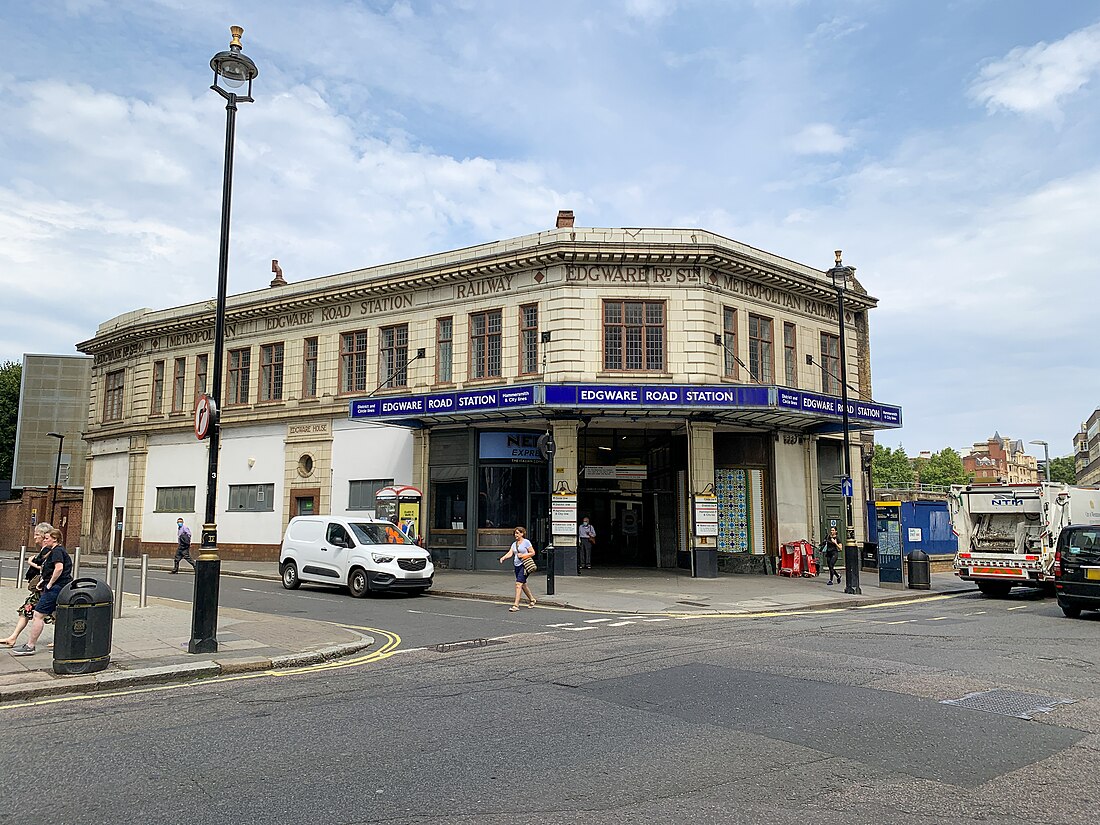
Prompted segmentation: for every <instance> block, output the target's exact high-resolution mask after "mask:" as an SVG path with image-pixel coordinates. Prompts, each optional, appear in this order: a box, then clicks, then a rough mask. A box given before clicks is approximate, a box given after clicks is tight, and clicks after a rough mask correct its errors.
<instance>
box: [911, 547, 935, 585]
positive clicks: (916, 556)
mask: <svg viewBox="0 0 1100 825" xmlns="http://www.w3.org/2000/svg"><path fill="white" fill-rule="evenodd" d="M905 563H906V565H908V569H909V587H910V589H912V590H931V589H932V562H931V561H930V560H929V558H928V554H927V553H925V552H924V551H923V550H910V551H909V555H908V556H906V558H905Z"/></svg>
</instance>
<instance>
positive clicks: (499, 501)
mask: <svg viewBox="0 0 1100 825" xmlns="http://www.w3.org/2000/svg"><path fill="white" fill-rule="evenodd" d="M477 499H478V504H477V526H478V527H480V528H482V529H492V528H500V527H504V528H511V527H515V526H516V525H522V524H523V521H524V519H525V518H526V517H527V468H526V467H484V466H483V467H482V468H481V471H480V472H479V473H478V486H477Z"/></svg>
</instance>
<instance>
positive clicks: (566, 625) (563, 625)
mask: <svg viewBox="0 0 1100 825" xmlns="http://www.w3.org/2000/svg"><path fill="white" fill-rule="evenodd" d="M572 624H573V623H572V622H561V623H560V624H548V625H546V626H547V627H569V626H570V625H572Z"/></svg>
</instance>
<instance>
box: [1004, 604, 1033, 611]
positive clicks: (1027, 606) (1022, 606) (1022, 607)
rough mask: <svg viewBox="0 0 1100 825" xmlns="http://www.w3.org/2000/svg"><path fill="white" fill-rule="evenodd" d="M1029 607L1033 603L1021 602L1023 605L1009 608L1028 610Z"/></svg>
mask: <svg viewBox="0 0 1100 825" xmlns="http://www.w3.org/2000/svg"><path fill="white" fill-rule="evenodd" d="M1029 607H1031V605H1029V604H1021V605H1020V606H1019V607H1010V608H1008V609H1009V610H1027V609H1028V608H1029Z"/></svg>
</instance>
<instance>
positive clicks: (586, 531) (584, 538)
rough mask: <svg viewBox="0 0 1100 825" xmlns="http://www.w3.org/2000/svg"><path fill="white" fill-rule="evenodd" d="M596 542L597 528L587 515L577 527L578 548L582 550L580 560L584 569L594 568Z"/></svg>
mask: <svg viewBox="0 0 1100 825" xmlns="http://www.w3.org/2000/svg"><path fill="white" fill-rule="evenodd" d="M595 544H596V528H595V527H593V526H592V525H591V524H590V523H589V521H588V516H585V517H584V518H582V519H581V524H580V526H579V527H578V528H577V549H578V550H580V551H581V554H580V555H581V557H580V560H579V561H580V566H581V569H582V570H591V569H592V548H593V547H594V546H595Z"/></svg>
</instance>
